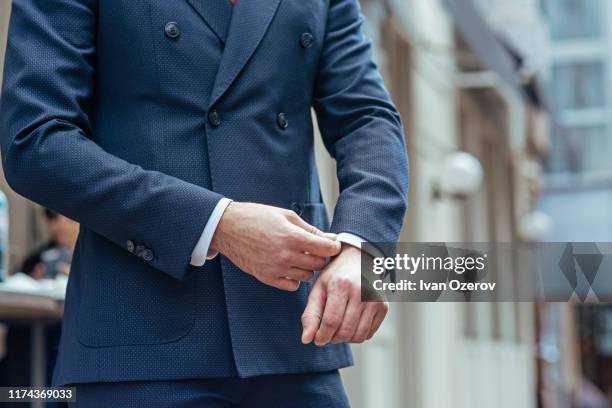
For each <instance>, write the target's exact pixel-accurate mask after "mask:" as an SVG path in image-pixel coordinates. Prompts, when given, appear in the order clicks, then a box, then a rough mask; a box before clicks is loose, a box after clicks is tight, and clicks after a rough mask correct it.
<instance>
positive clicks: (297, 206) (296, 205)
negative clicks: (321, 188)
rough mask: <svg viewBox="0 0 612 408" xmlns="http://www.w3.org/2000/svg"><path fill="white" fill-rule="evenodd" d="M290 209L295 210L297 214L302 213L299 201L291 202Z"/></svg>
mask: <svg viewBox="0 0 612 408" xmlns="http://www.w3.org/2000/svg"><path fill="white" fill-rule="evenodd" d="M291 209H292V210H293V211H295V213H296V214H297V215H302V206H301V205H300V203H292V204H291Z"/></svg>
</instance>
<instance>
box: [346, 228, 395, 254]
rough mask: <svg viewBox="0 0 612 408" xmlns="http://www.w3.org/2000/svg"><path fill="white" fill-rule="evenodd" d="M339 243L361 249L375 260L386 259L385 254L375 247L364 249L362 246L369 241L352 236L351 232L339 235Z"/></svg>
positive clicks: (370, 246) (369, 246)
mask: <svg viewBox="0 0 612 408" xmlns="http://www.w3.org/2000/svg"><path fill="white" fill-rule="evenodd" d="M338 241H340V242H342V243H345V244H349V245H352V246H354V247H356V248H359V249H360V250H363V251H365V252H366V253H367V254H368V255H370V256H371V257H373V258H380V257H384V255H383V253H382V252H381V251H380V250H379V249H378V248H376V247H374V246H373V245H368V246H367V248H365V249H364V248H363V245H362V244H363V243H365V242H367V241H366V240H365V239H363V238H361V237H360V236H357V235H355V234H351V233H349V232H341V233H339V234H338Z"/></svg>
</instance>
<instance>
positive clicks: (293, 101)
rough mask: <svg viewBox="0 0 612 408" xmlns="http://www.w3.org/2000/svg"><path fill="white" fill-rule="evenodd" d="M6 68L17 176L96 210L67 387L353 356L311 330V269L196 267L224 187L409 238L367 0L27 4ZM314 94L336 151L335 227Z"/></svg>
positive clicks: (84, 227) (2, 125) (319, 219)
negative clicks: (365, 14)
mask: <svg viewBox="0 0 612 408" xmlns="http://www.w3.org/2000/svg"><path fill="white" fill-rule="evenodd" d="M168 23H174V24H168ZM305 33H308V34H310V36H308V35H306V36H304V34H305ZM4 75H5V78H4V84H3V93H2V97H1V100H0V103H1V107H0V132H1V150H2V161H3V166H4V172H5V176H6V178H7V180H8V182H9V184H10V185H11V186H12V188H13V189H14V190H15V191H17V192H18V193H20V194H21V195H23V196H25V197H28V198H30V199H32V200H33V201H35V202H38V203H40V204H42V205H44V206H46V207H49V208H51V209H54V210H56V211H58V212H60V213H62V214H65V215H66V216H68V217H70V218H73V219H75V220H77V221H79V222H80V223H81V232H80V235H79V240H78V243H77V247H76V251H75V254H74V261H73V264H72V271H71V274H70V280H69V285H68V291H67V298H66V309H65V321H64V330H63V334H62V341H61V347H60V348H61V350H60V354H59V357H58V362H57V366H56V370H55V380H54V382H55V383H56V384H65V383H78V382H93V381H122V380H161V379H179V378H195V377H218V376H235V375H239V376H243V377H247V376H254V375H262V374H270V373H276V374H278V373H293V372H314V371H322V370H330V369H336V368H339V367H343V366H347V365H349V364H351V362H352V358H351V354H350V350H349V348H348V346H346V345H329V346H326V347H316V346H314V345H307V346H305V345H302V344H301V342H300V335H301V323H300V316H301V313H302V312H303V310H304V307H305V304H306V300H307V296H308V293H309V290H310V288H311V287H312V283H309V284H304V285H301V288H300V289H299V290H298V291H297V292H295V293H292V292H283V291H280V290H277V289H274V288H272V287H269V286H266V285H264V284H262V283H260V282H258V281H257V280H255V279H254V278H253V277H251V276H250V275H248V274H245V273H243V272H241V271H240V270H239V269H238V268H236V267H235V266H234V265H233V264H232V263H231V262H230V261H229V260H228V259H227V258H224V257H219V258H217V259H216V260H214V261H209V262H207V263H206V265H205V266H203V267H201V268H197V267H192V266H190V265H189V262H190V254H191V251H192V250H193V248H194V246H195V244H196V242H197V241H198V239H199V237H200V234H201V233H202V230H203V228H204V226H205V224H206V222H207V220H208V217H209V215H210V214H211V212H212V210H213V208H214V207H215V205H216V204H217V202H218V201H219V199H220V198H221V197H223V196H226V197H228V198H231V199H234V200H239V201H252V202H259V203H265V204H270V205H274V206H278V207H284V208H294V209H296V210H297V211H298V212H299V213H300V214H301V216H302V217H303V218H304V219H305V220H306V221H308V222H309V223H312V224H314V225H316V226H317V227H319V228H321V229H325V230H331V231H333V232H350V233H353V234H356V235H358V236H361V237H363V238H365V239H367V240H369V241H371V242H382V241H385V242H387V241H396V240H397V238H398V234H399V230H400V227H401V223H402V219H403V216H404V212H405V208H406V190H407V177H408V176H407V174H408V172H407V158H406V151H405V145H404V137H403V131H402V125H401V123H400V118H399V116H398V113H397V111H396V109H395V107H394V106H393V104H392V102H391V100H390V98H389V95H388V94H387V91H386V90H385V88H384V85H383V81H382V79H381V77H380V75H379V73H378V70H377V67H376V66H375V64H374V63H373V61H372V55H371V47H370V44H369V43H368V41H367V40H366V39H365V38H364V36H363V33H362V16H361V14H360V10H359V5H358V3H357V0H309V1H304V0H239V1H238V3H237V5H236V6H235V7H234V8H233V9H232V6H231V4H230V3H229V0H228V1H225V0H172V1H168V0H130V1H125V0H104V1H102V0H54V1H48V0H14V1H13V11H12V17H11V23H10V30H9V39H8V48H7V54H6V64H5V71H4ZM311 107H314V109H315V111H316V114H317V117H318V124H319V127H320V130H321V133H322V135H323V140H324V143H325V146H326V147H327V149H328V151H329V153H330V154H331V156H332V157H333V158H334V159H335V160H336V162H337V169H338V178H339V182H340V190H341V194H340V198H339V200H338V203H337V206H336V209H335V214H334V217H333V221H332V223H331V225H329V224H328V220H327V215H326V212H325V207H324V205H323V203H322V200H321V194H320V190H319V180H318V176H317V171H316V167H315V162H314V155H313V128H312V121H311ZM281 113H283V114H284V120H283V117H282V115H281V116H280V118H279V114H281Z"/></svg>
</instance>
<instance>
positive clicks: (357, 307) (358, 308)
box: [331, 295, 365, 344]
mask: <svg viewBox="0 0 612 408" xmlns="http://www.w3.org/2000/svg"><path fill="white" fill-rule="evenodd" d="M364 309H365V305H364V304H363V303H361V299H360V296H359V295H357V296H352V297H351V299H350V300H349V302H348V306H347V308H346V312H345V313H344V319H343V320H342V324H341V325H340V328H339V329H338V331H337V332H336V334H334V337H333V338H332V340H331V342H332V343H333V344H337V343H346V342H349V341H351V339H352V338H353V335H354V334H355V331H356V330H357V326H358V324H359V318H360V317H361V314H362V313H363V310H364Z"/></svg>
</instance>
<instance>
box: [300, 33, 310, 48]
mask: <svg viewBox="0 0 612 408" xmlns="http://www.w3.org/2000/svg"><path fill="white" fill-rule="evenodd" d="M312 40H313V37H312V34H310V33H304V34H302V35H301V36H300V45H301V46H302V48H310V47H312Z"/></svg>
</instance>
